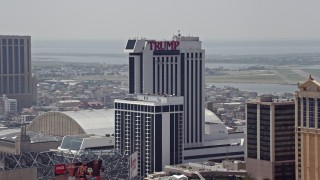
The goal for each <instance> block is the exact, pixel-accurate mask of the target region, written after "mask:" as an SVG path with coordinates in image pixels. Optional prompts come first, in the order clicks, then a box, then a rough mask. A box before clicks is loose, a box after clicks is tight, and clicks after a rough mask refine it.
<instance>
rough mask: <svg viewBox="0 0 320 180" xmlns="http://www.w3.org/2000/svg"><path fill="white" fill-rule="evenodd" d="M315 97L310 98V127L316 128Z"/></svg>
mask: <svg viewBox="0 0 320 180" xmlns="http://www.w3.org/2000/svg"><path fill="white" fill-rule="evenodd" d="M314 110H315V105H314V98H309V127H310V128H314V127H315V117H314V115H315V114H314Z"/></svg>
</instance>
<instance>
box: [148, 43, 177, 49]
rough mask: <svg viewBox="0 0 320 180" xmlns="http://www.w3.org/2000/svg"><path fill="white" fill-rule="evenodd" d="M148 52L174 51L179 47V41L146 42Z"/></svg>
mask: <svg viewBox="0 0 320 180" xmlns="http://www.w3.org/2000/svg"><path fill="white" fill-rule="evenodd" d="M148 44H149V45H150V50H156V51H157V50H158V51H159V50H176V49H177V47H178V46H179V44H180V42H179V41H148Z"/></svg>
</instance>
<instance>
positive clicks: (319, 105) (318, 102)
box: [317, 98, 320, 128]
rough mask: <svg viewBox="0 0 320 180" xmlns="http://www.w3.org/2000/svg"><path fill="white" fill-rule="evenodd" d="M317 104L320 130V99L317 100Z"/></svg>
mask: <svg viewBox="0 0 320 180" xmlns="http://www.w3.org/2000/svg"><path fill="white" fill-rule="evenodd" d="M317 104H318V109H317V111H318V128H320V98H318V99H317Z"/></svg>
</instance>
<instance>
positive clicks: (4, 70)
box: [2, 46, 8, 74]
mask: <svg viewBox="0 0 320 180" xmlns="http://www.w3.org/2000/svg"><path fill="white" fill-rule="evenodd" d="M7 62H8V59H7V47H6V46H2V73H3V74H7Z"/></svg>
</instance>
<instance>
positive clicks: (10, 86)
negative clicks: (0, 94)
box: [9, 76, 13, 94]
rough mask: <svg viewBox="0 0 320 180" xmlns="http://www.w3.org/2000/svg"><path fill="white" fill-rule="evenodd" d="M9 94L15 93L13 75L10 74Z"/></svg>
mask: <svg viewBox="0 0 320 180" xmlns="http://www.w3.org/2000/svg"><path fill="white" fill-rule="evenodd" d="M9 94H13V77H12V76H9Z"/></svg>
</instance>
